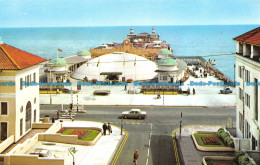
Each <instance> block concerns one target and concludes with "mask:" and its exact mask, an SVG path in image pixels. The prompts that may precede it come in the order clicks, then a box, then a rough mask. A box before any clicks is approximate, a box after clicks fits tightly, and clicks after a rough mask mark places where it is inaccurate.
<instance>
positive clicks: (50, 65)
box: [49, 63, 53, 104]
mask: <svg viewBox="0 0 260 165" xmlns="http://www.w3.org/2000/svg"><path fill="white" fill-rule="evenodd" d="M52 66H53V63H49V67H50V83H51V86H50V104H52V95H51V94H52V76H51V70H52Z"/></svg>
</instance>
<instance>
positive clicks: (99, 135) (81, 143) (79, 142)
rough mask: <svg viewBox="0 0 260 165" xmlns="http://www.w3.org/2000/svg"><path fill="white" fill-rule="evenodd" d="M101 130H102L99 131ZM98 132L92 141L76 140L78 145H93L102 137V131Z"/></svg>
mask: <svg viewBox="0 0 260 165" xmlns="http://www.w3.org/2000/svg"><path fill="white" fill-rule="evenodd" d="M101 132H102V131H101ZM101 132H100V133H99V134H98V135H97V137H96V138H95V139H94V140H93V141H80V140H79V141H78V145H86V146H93V145H94V144H96V143H97V141H98V140H99V139H100V138H101V137H102V133H101Z"/></svg>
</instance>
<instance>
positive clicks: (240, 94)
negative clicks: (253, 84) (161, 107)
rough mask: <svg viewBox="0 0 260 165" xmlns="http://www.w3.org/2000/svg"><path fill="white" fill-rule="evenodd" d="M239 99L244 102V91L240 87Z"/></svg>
mask: <svg viewBox="0 0 260 165" xmlns="http://www.w3.org/2000/svg"><path fill="white" fill-rule="evenodd" d="M239 99H240V100H242V99H243V91H242V89H241V88H240V87H239Z"/></svg>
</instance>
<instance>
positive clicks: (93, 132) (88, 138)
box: [61, 128, 100, 141]
mask: <svg viewBox="0 0 260 165" xmlns="http://www.w3.org/2000/svg"><path fill="white" fill-rule="evenodd" d="M74 130H87V131H88V132H87V133H86V134H85V135H83V136H82V138H81V139H79V140H81V141H93V140H94V139H95V138H96V137H97V136H98V134H99V133H100V131H99V130H95V129H87V128H65V130H63V131H62V133H61V134H62V135H71V134H70V133H71V132H73V131H74Z"/></svg>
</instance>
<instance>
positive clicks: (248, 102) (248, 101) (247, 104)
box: [245, 93, 250, 108]
mask: <svg viewBox="0 0 260 165" xmlns="http://www.w3.org/2000/svg"><path fill="white" fill-rule="evenodd" d="M245 104H246V106H247V107H249V108H250V96H249V95H248V94H247V93H245Z"/></svg>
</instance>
